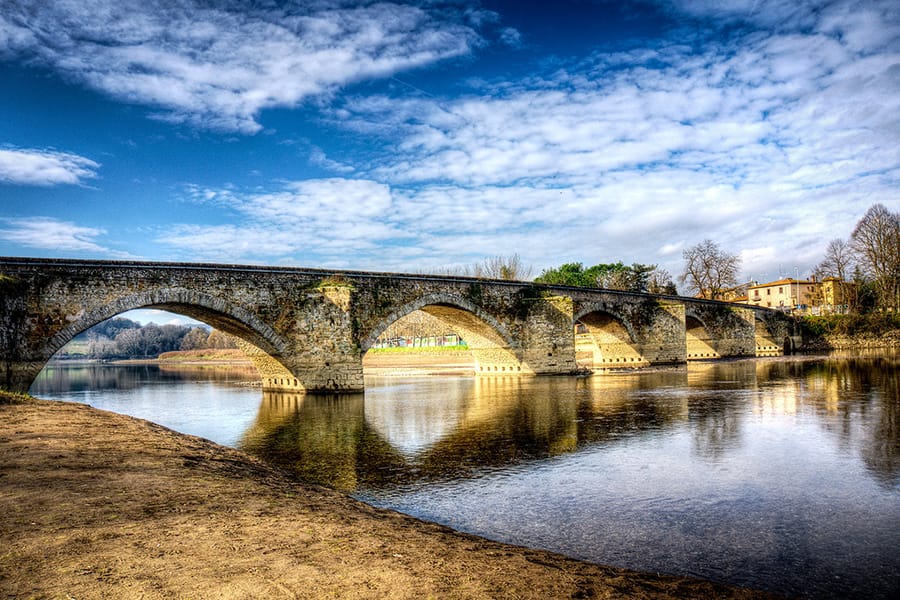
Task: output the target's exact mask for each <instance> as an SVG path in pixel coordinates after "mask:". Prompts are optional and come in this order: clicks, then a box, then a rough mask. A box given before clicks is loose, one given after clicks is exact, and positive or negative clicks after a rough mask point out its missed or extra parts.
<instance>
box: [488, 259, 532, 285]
mask: <svg viewBox="0 0 900 600" xmlns="http://www.w3.org/2000/svg"><path fill="white" fill-rule="evenodd" d="M475 277H483V278H485V279H505V280H508V281H526V280H528V279H529V278H530V277H531V267H526V266H525V265H524V264H523V263H522V259H521V258H520V257H519V255H518V254H513V255H512V256H494V257H492V258H486V259H485V260H484V261H483V262H480V263H478V264H477V265H475Z"/></svg>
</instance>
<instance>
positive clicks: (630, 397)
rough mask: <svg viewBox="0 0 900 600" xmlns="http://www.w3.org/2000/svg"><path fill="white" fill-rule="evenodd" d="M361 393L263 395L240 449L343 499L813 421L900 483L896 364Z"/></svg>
mask: <svg viewBox="0 0 900 600" xmlns="http://www.w3.org/2000/svg"><path fill="white" fill-rule="evenodd" d="M367 384H368V391H367V392H366V393H365V395H363V394H357V395H341V396H335V395H316V394H309V395H305V396H302V395H296V394H279V393H266V394H265V395H264V398H263V401H262V404H261V405H260V409H259V413H258V415H257V417H256V420H255V422H254V424H253V426H252V427H251V428H250V429H249V430H248V431H247V432H246V433H245V434H244V436H243V438H242V440H241V443H240V445H241V447H242V448H244V449H245V450H247V451H249V452H251V453H253V454H256V455H258V456H261V457H263V458H264V459H265V460H268V461H271V462H273V463H276V464H279V465H281V466H283V467H285V468H289V469H291V470H293V471H294V472H296V473H298V474H299V475H300V476H302V477H303V478H305V479H309V480H312V481H315V482H317V483H321V484H324V485H329V486H332V487H336V488H338V489H341V490H345V491H359V490H362V491H364V492H367V491H370V490H372V489H378V488H381V487H383V486H409V485H411V484H413V483H415V482H429V481H431V482H433V481H440V480H452V479H457V478H467V477H477V476H479V475H483V474H485V473H489V472H492V471H496V470H498V469H508V468H510V467H511V466H513V465H516V464H518V463H521V462H527V461H533V460H539V459H544V458H549V457H553V456H557V455H560V454H564V453H571V452H576V451H579V450H582V449H585V448H593V447H602V446H604V445H609V444H616V443H621V442H622V441H623V440H626V439H629V438H633V437H635V436H645V437H646V436H651V437H652V436H661V435H665V434H666V433H667V432H673V433H674V432H683V431H687V432H689V435H690V440H691V452H692V455H693V456H695V457H698V458H700V459H702V460H705V461H707V462H708V463H709V464H710V465H715V464H717V463H720V462H722V461H723V460H724V459H725V458H726V457H727V455H728V454H729V453H732V452H736V451H738V450H739V449H740V448H741V447H742V445H743V443H744V436H745V435H746V430H747V426H746V421H747V420H748V419H752V420H755V421H756V422H761V421H765V422H770V423H777V422H779V421H781V420H784V419H792V418H798V415H803V414H805V415H806V417H815V419H814V421H815V423H816V424H817V425H818V426H819V427H821V428H822V429H823V430H824V431H826V432H827V433H828V434H829V435H831V436H832V437H834V438H835V442H836V443H837V447H838V448H840V449H842V450H843V451H846V452H853V453H856V454H857V455H858V456H860V457H861V458H862V459H863V460H864V461H865V464H866V466H867V467H868V468H869V469H870V470H871V472H872V473H873V475H875V476H876V477H877V479H878V480H879V481H880V482H881V483H882V484H883V485H886V486H894V485H896V484H897V482H898V476H900V427H898V417H900V415H898V411H900V408H898V407H900V401H898V384H897V364H896V360H890V359H880V360H878V361H875V362H874V363H873V362H871V361H865V362H863V363H856V362H854V361H850V360H839V361H835V360H830V359H828V360H808V361H798V360H792V361H781V362H779V361H775V360H773V361H771V362H758V361H736V362H732V363H718V364H712V363H709V364H701V365H696V366H692V368H691V369H690V370H687V369H673V370H670V371H660V372H655V373H633V374H626V375H611V376H607V377H594V378H587V379H582V378H565V377H563V378H536V379H519V378H509V379H503V378H498V379H474V378H456V379H439V378H422V379H383V378H382V379H378V378H371V379H369V380H368V381H367Z"/></svg>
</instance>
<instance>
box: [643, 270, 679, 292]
mask: <svg viewBox="0 0 900 600" xmlns="http://www.w3.org/2000/svg"><path fill="white" fill-rule="evenodd" d="M647 291H648V292H650V293H651V294H668V295H670V296H674V295H675V294H677V293H678V290H677V289H676V288H675V282H674V281H672V276H671V275H670V274H669V272H668V271H666V270H665V269H660V268H659V267H656V268H655V269H653V271H651V272H650V279H649V280H648V281H647Z"/></svg>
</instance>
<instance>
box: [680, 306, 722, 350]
mask: <svg viewBox="0 0 900 600" xmlns="http://www.w3.org/2000/svg"><path fill="white" fill-rule="evenodd" d="M684 330H685V345H686V347H687V359H688V360H704V359H710V358H719V353H718V351H717V350H716V344H715V338H714V337H713V334H712V332H711V331H710V329H709V327H707V325H706V323H705V322H704V320H703V319H702V318H701V317H700V316H699V315H697V314H696V313H694V312H693V311H690V310H687V311H685V315H684Z"/></svg>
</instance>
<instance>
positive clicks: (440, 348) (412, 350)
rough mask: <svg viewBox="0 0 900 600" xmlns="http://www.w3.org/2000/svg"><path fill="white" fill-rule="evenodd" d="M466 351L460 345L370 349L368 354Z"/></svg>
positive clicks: (466, 347) (466, 348)
mask: <svg viewBox="0 0 900 600" xmlns="http://www.w3.org/2000/svg"><path fill="white" fill-rule="evenodd" d="M468 349H469V347H468V346H466V345H463V344H461V345H458V346H419V347H415V346H397V347H393V348H370V349H369V352H375V353H377V354H415V353H419V352H421V353H426V354H440V353H442V352H462V351H465V350H468Z"/></svg>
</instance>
